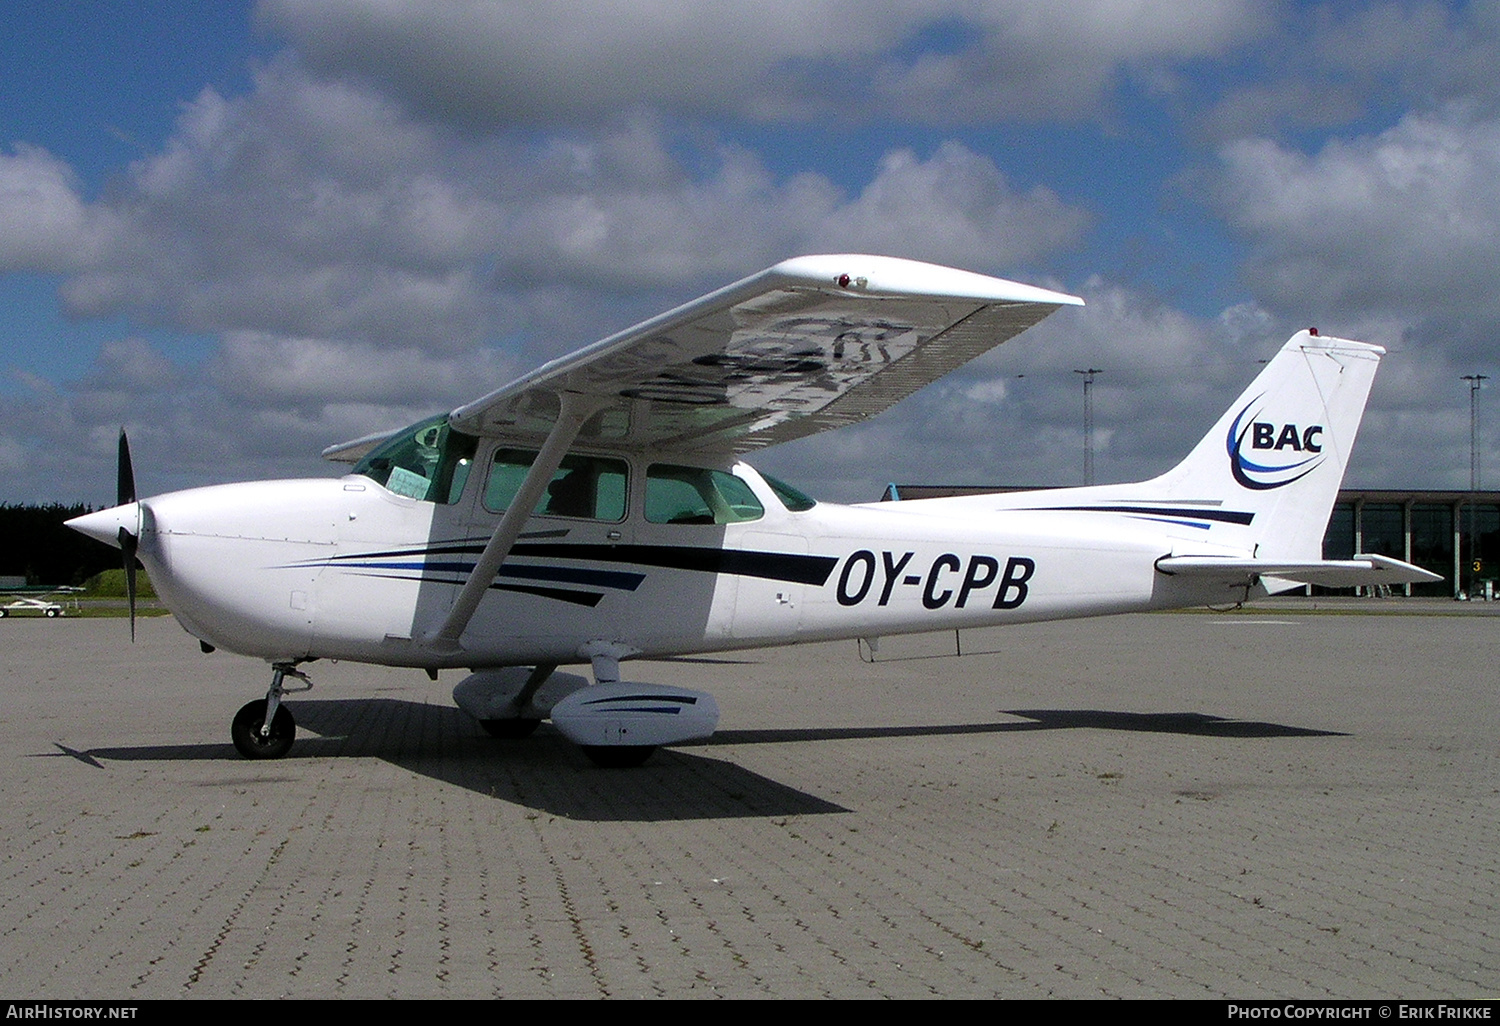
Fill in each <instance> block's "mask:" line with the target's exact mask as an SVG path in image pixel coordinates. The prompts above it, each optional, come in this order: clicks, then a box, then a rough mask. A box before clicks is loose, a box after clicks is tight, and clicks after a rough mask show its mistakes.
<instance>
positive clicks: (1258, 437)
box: [1224, 394, 1325, 492]
mask: <svg viewBox="0 0 1500 1026" xmlns="http://www.w3.org/2000/svg"><path fill="white" fill-rule="evenodd" d="M1263 397H1264V395H1263V394H1262V395H1258V396H1256V397H1255V398H1254V399H1252V400H1250V401H1249V402H1248V403H1246V404H1245V406H1244V408H1243V409H1241V410H1240V412H1239V414H1238V415H1237V416H1236V417H1235V418H1234V422H1233V423H1232V424H1230V425H1229V433H1228V434H1227V435H1226V436H1225V438H1224V443H1225V448H1226V449H1227V451H1228V453H1229V470H1230V472H1231V473H1232V474H1234V479H1235V480H1236V481H1238V482H1239V483H1240V485H1241V486H1242V487H1245V488H1249V489H1252V490H1253V491H1257V492H1264V491H1269V490H1271V489H1273V488H1285V487H1286V486H1287V485H1289V484H1291V483H1292V482H1294V481H1299V480H1301V479H1302V478H1304V477H1306V476H1307V475H1308V474H1311V473H1312V472H1313V471H1314V470H1316V469H1318V465H1319V464H1321V463H1322V462H1323V460H1324V458H1325V457H1324V455H1323V443H1322V441H1321V439H1322V436H1323V425H1321V424H1312V425H1309V426H1308V427H1306V428H1300V427H1298V425H1296V424H1281V425H1277V424H1275V423H1272V422H1268V421H1259V420H1256V419H1255V418H1256V417H1258V416H1260V413H1261V411H1260V409H1257V410H1256V411H1255V412H1254V413H1251V412H1250V408H1251V407H1252V406H1254V405H1255V404H1256V403H1258V402H1260V400H1261V399H1262V398H1263ZM1247 440H1248V441H1249V448H1250V450H1251V451H1252V452H1254V453H1255V456H1254V459H1251V458H1249V457H1247V456H1246V455H1245V452H1244V450H1245V448H1246V441H1247ZM1290 453H1297V454H1304V458H1302V459H1295V458H1291V457H1290ZM1276 454H1282V455H1276ZM1306 454H1310V455H1306ZM1268 458H1269V459H1270V460H1274V461H1275V462H1271V463H1263V462H1261V461H1262V460H1267V459H1268ZM1288 460H1289V462H1288Z"/></svg>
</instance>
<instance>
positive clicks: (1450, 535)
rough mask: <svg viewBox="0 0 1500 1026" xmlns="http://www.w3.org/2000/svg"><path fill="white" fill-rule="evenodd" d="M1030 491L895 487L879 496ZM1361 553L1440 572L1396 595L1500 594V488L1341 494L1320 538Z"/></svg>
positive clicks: (1331, 550)
mask: <svg viewBox="0 0 1500 1026" xmlns="http://www.w3.org/2000/svg"><path fill="white" fill-rule="evenodd" d="M1031 490H1033V489H1022V488H996V487H994V486H982V485H975V486H945V485H903V484H890V485H887V486H886V489H885V494H884V495H883V496H882V498H883V499H885V500H892V499H931V498H937V497H939V496H944V495H972V494H976V493H981V492H997V491H999V492H1010V491H1031ZM1356 552H1359V553H1366V554H1371V555H1379V556H1391V557H1393V558H1395V559H1400V560H1404V561H1406V562H1408V563H1415V564H1416V565H1417V566H1419V567H1421V568H1422V569H1424V570H1431V571H1432V572H1433V573H1436V574H1442V575H1443V580H1441V581H1435V582H1433V583H1431V584H1403V585H1397V586H1396V587H1395V588H1394V589H1392V590H1393V592H1394V593H1395V594H1405V595H1424V596H1428V597H1434V596H1451V597H1453V598H1470V597H1472V598H1486V597H1500V491H1479V492H1469V491H1459V492H1441V491H1415V490H1412V491H1401V490H1392V489H1377V488H1345V489H1342V490H1340V492H1339V497H1338V501H1337V502H1336V503H1335V504H1334V507H1333V515H1332V516H1331V517H1329V519H1328V533H1327V534H1325V535H1324V536H1323V558H1324V559H1348V558H1349V557H1351V556H1353V555H1354V554H1355V553H1356ZM1315 590H1317V591H1319V592H1331V591H1332V589H1324V588H1319V589H1315ZM1348 590H1349V589H1345V591H1346V592H1347V591H1348Z"/></svg>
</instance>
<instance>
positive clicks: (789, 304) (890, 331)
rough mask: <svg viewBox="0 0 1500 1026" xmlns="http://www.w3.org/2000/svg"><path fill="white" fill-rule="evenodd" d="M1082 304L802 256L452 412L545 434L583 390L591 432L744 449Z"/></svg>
mask: <svg viewBox="0 0 1500 1026" xmlns="http://www.w3.org/2000/svg"><path fill="white" fill-rule="evenodd" d="M1082 302H1083V301H1082V300H1080V299H1078V298H1077V297H1074V296H1068V295H1063V294H1062V293H1058V292H1051V291H1048V290H1046V289H1040V288H1034V287H1032V286H1029V285H1022V284H1019V283H1016V282H1012V281H1005V280H1003V279H1000V278H989V277H985V276H984V275H979V274H971V273H969V272H966V271H958V270H953V269H952V268H947V267H939V266H936V265H934V264H924V263H918V262H916V261H912V260H898V259H895V258H892V257H878V256H858V255H841V256H805V257H798V258H796V259H793V260H787V261H784V262H782V263H780V264H777V265H776V266H775V267H772V268H770V269H768V270H765V271H762V272H761V273H759V274H756V275H753V276H751V277H749V278H746V279H744V280H743V281H740V282H737V283H735V284H733V285H729V286H727V287H725V288H722V289H719V290H718V291H717V292H713V293H710V294H709V295H707V296H704V297H703V298H701V299H698V300H694V301H693V302H691V303H688V304H686V305H684V306H680V307H678V308H676V309H675V310H670V311H668V312H667V313H664V314H662V315H661V316H659V317H655V318H653V319H651V320H649V321H646V322H645V323H643V324H639V325H637V326H635V327H633V328H630V329H628V330H626V331H622V332H620V333H619V334H617V335H613V336H611V337H609V338H606V339H604V340H603V341H600V342H597V343H595V344H594V345H591V346H588V347H586V348H584V349H580V350H579V351H577V352H575V353H573V354H572V355H570V356H565V357H563V358H561V359H559V360H554V361H552V362H551V363H549V364H547V365H545V366H543V367H541V368H539V369H537V370H536V371H533V372H532V373H530V374H528V375H526V376H525V377H523V378H520V379H518V380H516V381H513V382H511V383H510V384H509V385H506V386H505V387H503V388H500V389H498V390H496V391H494V392H491V393H490V394H489V395H487V396H485V397H484V398H482V399H479V400H477V401H475V402H472V403H469V404H468V405H465V406H461V407H459V408H458V409H456V410H454V411H453V413H452V415H451V417H450V422H451V424H452V425H453V427H455V428H456V429H458V430H459V431H463V432H466V433H469V434H473V435H485V436H499V437H505V438H514V439H516V440H517V441H530V442H533V443H540V442H541V441H542V440H543V439H545V438H546V437H547V435H548V432H549V431H550V430H551V429H552V427H553V425H554V423H555V422H556V420H557V416H558V409H559V403H560V399H559V396H560V394H561V393H564V392H571V393H575V394H576V395H578V396H580V397H584V398H586V399H588V400H589V403H588V405H589V407H590V408H591V409H596V410H597V412H594V413H592V414H591V415H590V417H589V419H588V420H587V421H586V422H585V423H584V425H583V427H582V429H581V430H580V432H579V436H578V437H579V438H580V439H581V440H589V441H596V442H599V441H603V442H608V443H610V444H611V445H615V446H623V447H650V448H652V449H655V450H658V451H676V452H690V451H712V452H716V453H743V452H747V451H750V450H753V449H758V448H762V447H764V446H769V445H776V444H778V443H780V442H785V441H788V440H790V439H793V438H800V437H802V436H803V435H809V434H814V433H816V432H819V431H828V430H831V429H833V428H836V427H842V426H844V425H846V424H850V423H854V422H856V421H859V420H863V419H865V418H867V417H870V416H873V415H874V414H876V413H879V412H881V411H882V410H884V409H886V408H887V407H889V406H891V405H892V404H894V403H896V402H897V401H899V400H900V399H902V398H904V397H906V396H907V395H910V394H911V393H912V392H915V391H916V390H917V389H919V388H921V387H922V386H923V385H926V384H928V383H929V382H932V381H935V380H936V379H938V378H940V377H942V376H943V375H945V374H947V373H948V372H949V371H952V370H954V369H955V368H957V367H960V366H962V365H963V364H965V363H967V362H968V361H970V360H972V359H974V358H975V357H976V356H979V355H980V354H982V353H984V352H986V351H988V350H990V349H992V348H994V347H995V346H997V345H999V344H1000V343H1002V342H1004V341H1005V340H1006V339H1009V338H1011V337H1013V336H1014V335H1017V334H1019V333H1020V332H1022V331H1024V330H1025V329H1027V328H1029V327H1031V325H1033V324H1035V323H1036V322H1038V321H1040V320H1041V319H1042V318H1043V317H1046V316H1047V315H1048V314H1049V313H1051V312H1052V311H1053V310H1055V309H1056V308H1057V307H1059V306H1064V305H1082ZM360 441H361V442H363V441H365V440H360ZM356 444H357V443H345V445H343V446H335V447H333V449H330V450H329V451H328V452H327V453H326V455H329V456H330V457H334V458H339V457H342V458H348V456H346V455H343V454H344V453H345V452H350V451H352V450H353V448H354V447H355V446H356ZM364 448H366V449H368V448H369V446H368V445H365V446H364Z"/></svg>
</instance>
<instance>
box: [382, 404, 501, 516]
mask: <svg viewBox="0 0 1500 1026" xmlns="http://www.w3.org/2000/svg"><path fill="white" fill-rule="evenodd" d="M478 444H479V439H477V438H475V437H474V436H472V435H466V434H463V433H462V432H459V431H455V430H453V429H452V428H451V427H449V426H448V415H447V414H446V413H444V414H441V415H439V416H436V417H432V418H430V419H428V420H424V421H422V422H421V423H418V424H413V425H412V426H411V427H409V428H404V429H403V430H401V431H397V432H396V433H395V434H394V435H392V436H391V437H390V438H389V439H387V440H386V441H385V442H384V443H382V444H381V445H380V446H379V447H377V448H375V449H373V450H371V452H370V453H369V455H367V456H366V457H365V458H364V459H362V460H360V461H359V462H358V463H357V464H355V466H354V473H356V474H363V475H364V476H365V477H368V478H369V479H370V480H372V481H374V482H375V483H376V484H381V485H384V486H385V487H386V489H387V490H389V491H392V492H395V493H396V494H397V495H405V496H407V497H408V498H412V499H422V500H424V501H426V502H440V503H444V504H450V503H454V502H457V501H458V499H459V496H461V495H463V492H464V485H465V484H466V483H467V482H468V480H469V470H470V469H471V468H472V466H473V464H474V450H475V448H476V447H477V446H478Z"/></svg>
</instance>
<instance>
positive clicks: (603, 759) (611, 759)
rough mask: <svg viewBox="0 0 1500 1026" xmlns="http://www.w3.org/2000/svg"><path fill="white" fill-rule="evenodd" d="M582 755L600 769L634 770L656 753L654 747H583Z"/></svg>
mask: <svg viewBox="0 0 1500 1026" xmlns="http://www.w3.org/2000/svg"><path fill="white" fill-rule="evenodd" d="M582 748H583V754H584V755H587V756H588V757H589V759H591V760H592V761H593V763H594V765H595V766H598V767H600V768H601V769H634V768H635V767H637V766H639V765H640V764H641V763H643V762H645V761H646V760H647V759H649V758H651V753H652V752H654V751H656V745H583V746H582Z"/></svg>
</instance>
